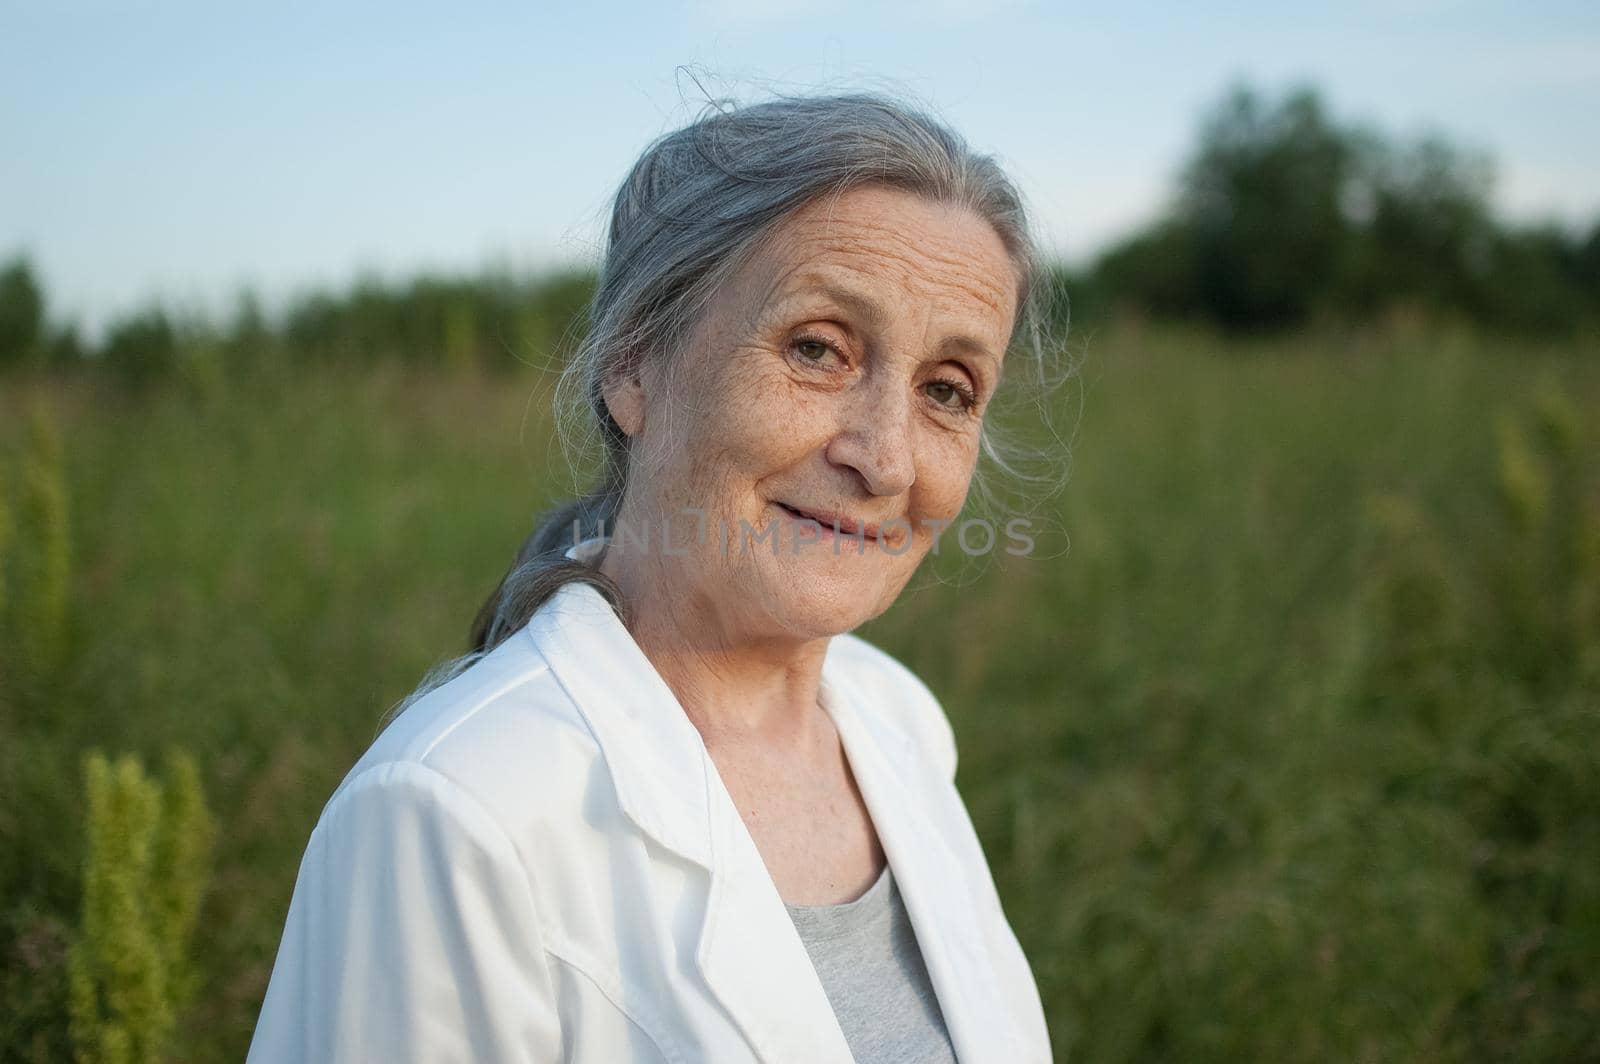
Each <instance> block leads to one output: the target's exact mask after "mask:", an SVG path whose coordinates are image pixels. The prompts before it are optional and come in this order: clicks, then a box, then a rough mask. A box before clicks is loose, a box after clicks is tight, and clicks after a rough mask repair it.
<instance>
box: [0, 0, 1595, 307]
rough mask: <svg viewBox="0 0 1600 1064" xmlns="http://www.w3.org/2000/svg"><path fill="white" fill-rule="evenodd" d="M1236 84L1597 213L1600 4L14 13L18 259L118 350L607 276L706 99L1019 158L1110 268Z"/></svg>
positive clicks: (1130, 3)
mask: <svg viewBox="0 0 1600 1064" xmlns="http://www.w3.org/2000/svg"><path fill="white" fill-rule="evenodd" d="M1319 8H1320V9H1321V10H1318V9H1319ZM1239 82H1245V83H1248V84H1250V85H1253V86H1255V87H1256V88H1258V89H1259V90H1261V91H1263V92H1265V93H1268V94H1274V95H1275V94H1277V93H1280V92H1282V91H1284V90H1286V89H1288V88H1290V87H1292V86H1296V85H1300V84H1310V85H1313V86H1315V87H1317V88H1318V89H1319V90H1320V92H1321V93H1322V95H1323V99H1324V101H1325V103H1326V104H1327V106H1328V108H1329V110H1330V112H1331V113H1332V115H1333V116H1334V117H1335V118H1336V119H1339V120H1345V121H1356V122H1363V123H1367V124H1369V125H1372V126H1374V127H1376V128H1379V129H1381V130H1383V131H1385V132H1387V133H1388V134H1389V135H1391V136H1394V137H1397V138H1402V139H1405V138H1412V137H1415V136H1419V135H1422V134H1424V133H1428V132H1438V133H1443V134H1445V135H1447V136H1449V137H1450V138H1451V139H1452V140H1454V141H1455V142H1457V143H1459V144H1462V145H1464V146H1467V147H1470V148H1475V149H1480V150H1483V151H1487V152H1489V153H1490V154H1491V155H1492V156H1493V157H1494V159H1495V160H1496V163H1497V175H1498V180H1497V184H1496V191H1495V203H1496V207H1497V208H1498V209H1499V210H1500V211H1501V212H1502V214H1503V215H1504V216H1505V217H1507V218H1510V219H1515V220H1518V221H1535V220H1543V219H1555V220H1560V221H1564V222H1566V223H1568V224H1572V225H1578V224H1586V223H1590V222H1592V221H1593V220H1595V219H1597V218H1600V3H1596V2H1595V0H1581V2H1565V0H1555V2H1549V3H1536V2H1529V0H1522V2H1521V3H1516V4H1512V3H1492V4H1491V3H1472V2H1465V0H1462V2H1457V0H1390V2H1387V3H1377V2H1368V0H1346V2H1344V3H1340V4H1325V5H1310V4H1285V3H1281V2H1276V0H1261V2H1247V3H1211V4H1195V3H1192V2H1191V3H1141V2H1138V0H1124V2H1121V3H1097V4H1079V3H1069V2H1043V0H1034V2H1029V0H918V2H915V3H910V2H883V3H843V2H835V0H694V2H683V3H680V2H673V0H656V2H654V3H634V2H631V0H630V2H620V0H617V2H609V3H608V2H604V0H600V2H596V3H592V4H581V3H563V4H544V3H526V2H525V3H521V4H482V3H473V2H471V0H458V2H454V3H450V4H436V5H426V4H414V3H409V2H406V0H387V2H385V3H383V4H377V3H370V4H368V3H361V4H356V3H339V2H336V0H319V2H315V3H305V2H301V0H275V2H272V3H253V2H251V3H244V2H235V3H230V2H227V0H220V2H219V0H209V2H204V3H201V2H192V0H165V2H154V0H125V2H121V3H108V2H104V0H35V2H32V3H15V2H13V0H0V258H6V257H9V256H11V255H14V254H19V253H20V254H26V255H27V256H28V257H29V259H30V261H31V262H32V263H33V265H34V269H35V271H36V273H37V274H38V275H39V277H40V279H41V281H42V282H43V284H44V287H45V290H46V292H47V295H48V298H49V302H50V312H51V314H52V316H53V317H55V318H57V319H58V320H62V319H69V318H70V319H73V320H76V321H78V322H80V323H81V324H82V325H83V326H84V327H85V328H86V330H87V332H88V333H89V334H90V335H91V336H93V335H95V334H96V333H97V332H98V331H99V330H100V329H102V328H103V327H104V325H105V323H106V322H108V321H110V320H113V319H114V318H115V317H116V316H117V315H120V314H125V313H128V312H131V311H134V310H136V309H138V308H140V307H142V306H145V305H147V304H149V303H150V302H152V301H157V300H159V301H161V302H163V303H164V304H165V305H167V306H169V307H171V308H174V309H179V310H189V311H198V312H208V313H226V312H227V310H228V308H230V307H231V306H232V305H233V302H234V301H235V300H236V299H237V297H238V295H239V293H240V292H242V291H244V290H246V289H249V290H252V291H254V292H256V293H258V294H259V295H261V296H262V297H263V298H264V299H265V301H266V303H267V306H268V307H269V309H270V308H272V307H274V306H278V305H281V303H282V301H283V300H285V299H287V298H290V297H291V296H293V295H294V294H295V293H299V292H303V291H307V290H310V289H313V288H316V287H335V288H342V287H344V286H346V285H348V284H349V283H351V282H352V281H353V280H354V279H355V278H356V277H358V276H360V275H363V274H376V275H378V276H382V277H386V278H395V279H399V278H404V277H409V276H412V275H414V274H416V273H419V272H423V271H433V272H451V273H454V272H472V271H477V270H479V269H483V268H485V267H502V268H504V267H509V268H512V269H516V270H539V269H544V268H547V267H550V266H553V265H557V264H561V263H571V262H577V263H584V264H589V265H593V264H594V263H595V261H596V260H597V256H598V252H599V241H600V234H601V232H602V227H603V221H604V218H605V213H606V209H607V205H608V200H609V198H610V196H611V195H612V194H613V193H614V191H615V187H616V184H617V182H618V181H619V180H620V179H621V178H622V176H623V174H624V173H625V172H626V170H627V168H628V167H629V165H631V163H632V162H633V160H634V159H635V158H636V157H637V156H638V154H639V152H640V151H641V150H642V149H643V148H644V147H645V145H646V144H648V143H649V141H650V140H651V139H652V138H654V137H656V136H658V135H660V134H661V133H664V132H666V131H667V130H669V129H672V128H674V127H676V126H679V125H682V124H684V123H685V122H687V121H689V120H692V119H693V118H694V117H695V116H696V115H697V114H698V113H699V111H700V110H701V108H702V107H703V106H704V104H705V101H706V99H707V97H708V96H710V97H713V98H716V99H731V100H734V101H754V100H758V99H761V98H764V97H765V96H766V95H768V94H770V93H772V92H788V93H793V92H806V91H840V90H846V89H862V88H866V89H881V90H886V91H889V92H894V93H898V94H901V95H903V96H907V97H909V98H911V99H912V100H914V101H915V102H918V103H920V104H922V105H924V106H927V107H929V108H931V109H932V110H933V111H934V112H935V113H936V114H938V115H940V116H941V117H943V118H944V119H945V120H946V121H948V122H949V123H950V124H951V125H952V126H954V127H955V128H956V129H957V130H958V131H960V132H961V133H962V134H963V135H964V136H965V137H966V138H967V139H968V140H969V141H970V142H971V143H972V144H973V145H974V146H975V147H977V148H979V149H980V150H982V151H985V152H990V153H993V154H995V155H996V156H998V157H999V159H1000V160H1001V161H1002V163H1003V164H1004V165H1005V166H1006V168H1007V170H1008V171H1009V172H1010V173H1011V174H1012V175H1013V177H1014V178H1015V179H1016V180H1017V182H1018V184H1019V185H1020V186H1021V188H1022V189H1023V192H1024V194H1025V196H1026V197H1027V199H1028V202H1029V204H1030V206H1031V208H1032V210H1033V215H1034V219H1035V222H1036V225H1037V227H1038V229H1039V232H1040V235H1041V237H1042V239H1043V241H1044V243H1045V245H1046V247H1047V248H1049V249H1050V250H1051V251H1052V252H1053V253H1054V254H1055V255H1057V256H1059V257H1061V258H1064V259H1066V260H1068V261H1083V260H1085V259H1086V258H1087V257H1089V256H1091V255H1092V254H1093V253H1094V252H1095V251H1096V250H1098V249H1100V248H1103V247H1105V246H1106V245H1107V244H1108V243H1109V242H1111V241H1114V240H1115V239H1117V238H1118V237H1120V236H1122V235H1124V234H1126V233H1128V232H1130V231H1132V230H1133V229H1135V228H1137V227H1138V226H1139V225H1141V224H1143V223H1145V222H1147V221H1148V220H1150V219H1151V218H1153V217H1154V216H1156V215H1157V214H1158V212H1159V211H1160V210H1161V208H1162V206H1163V203H1164V201H1165V197H1166V196H1167V195H1168V193H1169V191H1170V190H1171V188H1172V185H1173V180H1174V177H1175V175H1176V173H1177V171H1178V169H1179V167H1180V166H1181V164H1182V162H1183V159H1184V157H1185V156H1186V154H1187V153H1188V151H1189V150H1190V147H1191V145H1192V143H1193V138H1194V135H1195V130H1196V127H1197V123H1198V121H1199V119H1200V117H1201V116H1202V115H1203V114H1205V113H1206V111H1207V110H1208V109H1209V108H1211V107H1212V106H1214V105H1215V103H1216V102H1217V101H1218V100H1219V99H1220V98H1221V96H1222V95H1223V93H1224V92H1225V91H1226V90H1227V88H1228V87H1229V86H1230V85H1233V84H1235V83H1239Z"/></svg>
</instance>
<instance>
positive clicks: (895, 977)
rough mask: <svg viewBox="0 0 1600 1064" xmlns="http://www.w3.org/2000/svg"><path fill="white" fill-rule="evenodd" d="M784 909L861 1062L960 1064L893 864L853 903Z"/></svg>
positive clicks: (859, 1063)
mask: <svg viewBox="0 0 1600 1064" xmlns="http://www.w3.org/2000/svg"><path fill="white" fill-rule="evenodd" d="M786 907H787V908H788V910H789V917H790V918H791V919H792V920H793V921H794V926H795V930H797V931H799V932H800V941H802V942H804V943H805V946H806V952H807V953H809V954H811V963H812V964H813V965H814V966H815V967H816V969H817V975H818V977H819V978H820V979H821V980H822V987H823V989H824V990H826V991H827V993H828V1001H829V1002H830V1003H831V1004H832V1005H833V1011H834V1015H836V1016H837V1017H838V1018H839V1026H840V1027H841V1028H843V1030H844V1037H845V1041H846V1042H847V1043H848V1044H849V1046H850V1053H851V1055H852V1056H854V1057H855V1059H856V1061H857V1064H890V1062H894V1064H925V1062H926V1064H955V1059H956V1055H955V1050H954V1049H953V1048H952V1047H951V1045H950V1036H949V1034H948V1032H947V1031H946V1030H945V1026H944V1014H943V1013H942V1012H940V1010H939V999H938V998H937V997H935V996H934V993H933V984H932V983H931V982H930V981H929V979H928V969H927V968H926V967H925V966H924V964H923V962H922V950H921V949H920V948H919V947H918V946H917V936H916V932H915V931H914V930H913V928H912V926H911V917H910V915H909V914H907V912H906V907H905V903H904V902H903V901H902V900H901V898H900V888H899V887H898V886H897V885H896V884H895V881H894V876H893V875H892V874H891V872H890V870H889V867H888V865H885V866H884V869H883V873H882V874H881V875H880V876H878V880H877V882H876V883H874V884H873V885H872V886H871V887H869V888H867V892H866V893H865V894H863V895H861V897H859V898H857V899H856V900H855V901H848V902H845V903H843V904H842V905H786Z"/></svg>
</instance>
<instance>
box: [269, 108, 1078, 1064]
mask: <svg viewBox="0 0 1600 1064" xmlns="http://www.w3.org/2000/svg"><path fill="white" fill-rule="evenodd" d="M1036 271H1037V266H1036V259H1035V250H1034V245H1033V243H1032V239H1031V237H1030V235H1029V232H1028V227H1027V222H1026V218H1025V215H1024V212H1023V209H1022V206H1021V203H1020V200H1019V197H1018V194H1017V192H1016V190H1015V189H1014V187H1013V186H1012V184H1011V183H1010V182H1009V181H1008V180H1007V178H1006V177H1005V176H1004V175H1003V174H1002V172H1001V171H1000V170H999V169H998V168H997V167H996V165H995V163H994V162H993V161H992V160H991V159H990V158H988V157H986V156H981V155H976V154H973V153H972V152H971V151H970V150H969V149H968V148H967V147H966V146H965V144H964V143H963V142H962V140H961V139H960V138H958V137H957V136H956V135H954V134H953V133H951V132H950V131H949V130H948V129H946V128H944V127H943V126H942V125H940V124H939V123H937V122H935V121H933V120H932V119H930V118H929V117H927V116H926V115H924V114H922V113H920V112H918V111H916V110H914V109H912V108H909V107H906V106H903V105H901V104H900V103H898V102H896V101H893V100H890V99H886V98H883V97H880V96H876V95H845V96H830V97H821V98H815V97H814V98H800V99H783V100H778V101H774V102H769V103H764V104H760V105H756V106H750V107H746V108H742V109H738V110H733V111H718V112H715V113H711V114H709V115H708V116H707V117H705V118H703V119H702V120H700V121H698V122H696V123H694V124H692V125H690V126H689V127H687V128H685V129H682V130H678V131H676V132H673V133H671V134H668V135H666V136H665V137H663V138H661V139H660V140H658V141H657V142H656V143H654V144H653V145H651V147H650V148H649V149H648V150H647V151H646V152H645V153H644V155H643V157H642V158H641V159H639V161H638V162H637V163H636V164H635V165H634V167H633V169H632V172H631V173H629V175H628V177H627V179H626V181H625V182H624V183H623V185H622V187H621V189H620V191H619V192H618V193H617V196H616V200H615V206H614V210H613V212H612V216H611V225H610V233H609V239H608V242H607V247H606V252H605V258H604V263H603V269H602V274H601V280H600V285H599V288H598V290H597V292H596V294H595V297H594V302H593V305H592V307H591V325H592V327H591V330H590V333H589V335H588V337H587V339H586V341H585V343H584V345H583V347H582V349H581V351H580V352H579V355H578V357H577V358H576V359H575V361H574V363H573V365H572V367H570V368H569V373H568V376H567V377H566V378H565V379H564V381H565V382H568V383H570V382H573V381H576V382H578V383H579V384H581V386H582V387H583V390H584V396H585V399H586V404H585V405H586V407H587V409H588V410H589V411H590V412H591V413H592V415H593V417H594V418H595V419H596V420H597V422H598V428H599V429H600V431H601V435H602V438H603V441H604V456H605V468H604V472H603V477H602V480H601V483H600V485H599V487H598V489H597V490H595V491H594V492H592V493H591V494H589V495H587V496H585V497H583V498H582V499H580V500H578V501H577V502H575V503H573V504H571V505H570V506H568V507H566V508H564V509H562V510H559V511H557V512H556V513H553V514H551V515H549V516H548V517H547V518H546V519H545V520H544V521H543V522H542V523H541V525H540V527H539V528H537V529H536V531H535V532H534V534H533V536H532V537H531V538H530V539H529V541H528V543H527V545H526V546H525V547H524V548H523V551H522V553H521V555H520V556H519V557H518V559H517V560H516V562H515V564H514V565H513V566H512V568H511V571H510V572H509V573H508V575H507V576H506V577H505V579H504V581H503V582H502V584H501V586H500V587H499V589H498V590H497V591H496V593H495V594H494V595H493V596H491V598H490V599H489V601H488V603H487V604H486V605H485V607H484V610H483V611H482V612H481V613H480V615H479V618H478V621H477V624H476V625H475V631H474V642H475V649H474V651H473V653H471V654H469V655H467V656H466V657H465V658H461V659H458V660H457V661H455V662H452V663H449V664H448V666H446V667H441V669H439V670H436V671H435V673H434V674H433V676H432V677H431V678H430V679H429V680H427V681H425V682H424V684H423V686H422V688H420V689H419V691H418V692H416V693H415V694H414V695H413V696H412V697H411V698H410V699H408V700H407V701H406V702H405V703H404V704H403V705H402V707H401V709H402V711H401V712H400V713H399V714H398V716H397V717H396V718H395V719H394V721H393V723H391V724H390V725H389V726H388V727H387V728H386V729H385V730H384V731H383V732H382V734H381V735H380V736H379V737H378V739H377V740H376V741H375V742H374V744H373V745H372V747H371V748H370V749H369V750H368V751H367V753H366V754H365V755H364V756H363V757H362V758H361V760H360V761H359V763H358V764H356V766H355V767H354V768H353V769H352V770H351V772H350V773H349V775H348V776H347V777H346V778H345V779H344V781H343V782H342V783H341V784H340V786H339V787H338V789H337V790H336V791H335V792H334V794H333V796H332V798H331V799H330V801H329V802H328V804H327V806H326V808H325V809H324V810H323V813H322V816H321V819H320V821H319V822H318V824H317V826H316V829H315V830H314V831H313V833H312V835H311V839H310V842H309V844H308V846H307V849H306V853H305V857H304V860H303V862H302V863H301V865H300V871H299V878H298V881H297V883H296V885H295V891H294V896H293V900H292V902H291V904H290V908H289V914H288V921H287V926H286V927H285V929H284V934H283V940H282V944H281V947H280V949H279V952H278V956H277V962H276V965H275V967H274V968H273V972H272V979H271V984H270V986H269V987H268V990H267V995H266V1000H265V1003H264V1004H263V1006H262V1011H261V1017H260V1021H259V1024H258V1026H257V1028H256V1032H255V1039H254V1042H253V1044H252V1046H251V1051H250V1060H251V1061H253V1062H257V1064H262V1062H267V1061H285V1062H296V1064H304V1062H317V1061H374V1062H383V1064H393V1062H398V1061H419V1062H420V1061H428V1062H435V1064H438V1062H445V1061H469V1060H471V1061H504V1062H538V1061H583V1062H594V1064H600V1062H604V1064H615V1062H620V1061H651V1062H656V1061H661V1062H667V1061H715V1062H722V1061H727V1062H738V1061H768V1062H774V1064H776V1062H792V1064H817V1062H829V1061H850V1060H855V1061H861V1062H887V1061H950V1060H959V1061H961V1062H963V1064H973V1062H978V1061H993V1062H996V1064H1002V1062H1003V1064H1016V1062H1019V1061H1039V1060H1046V1059H1048V1058H1049V1053H1050V1050H1049V1042H1048V1036H1047V1034H1046V1030H1045V1022H1044V1015H1043V1010H1042V1008H1041V1006H1040V1000H1039V994H1038V991H1037V989H1036V987H1035V984H1034V980H1033V977H1032V975H1031V973H1030V971H1029V967H1028V963H1027V960H1026V958H1025V957H1024V955H1023V951H1022V949H1021V948H1020V946H1019V945H1018V942H1017V939H1016V936H1015V935H1014V934H1013V932H1012V930H1011V928H1010V926H1009V924H1008V922H1007V920H1006V917H1005V915H1004V913H1003V912H1002V911H1001V907H1000V901H999V899H998V897H997V895H996V892H995V887H994V882H993V879H992V877H991V875H990V873H989V870H988V867H987V864H986V862H985V859H984V855H983V852H982V850H981V848H980V846H979V842H978V839H977V836H976V835H975V834H974V832H973V828H972V824H971V821H970V820H969V819H968V816H967V813H966V810H965V807H964V805H963V803H962V799H961V797H960V795H959V794H958V793H957V790H956V787H955V783H954V776H955V765H956V751H955V745H954V742H953V739H952V732H951V728H950V725H949V723H948V722H947V720H946V718H945V715H944V713H943V711H942V709H941V708H940V705H939V703H938V702H937V701H936V700H935V698H934V697H933V695H932V694H931V693H930V692H929V690H928V688H927V687H926V686H925V685H924V684H923V683H922V682H921V681H920V680H919V679H917V677H915V676H914V675H913V674H912V673H911V672H909V671H908V670H907V669H906V668H905V667H904V666H903V665H901V664H900V663H898V662H897V661H896V660H894V659H893V658H891V657H890V656H888V655H887V654H885V653H884V652H882V651H880V650H878V649H876V648H874V647H873V646H871V645H869V644H868V643H866V642H864V641H863V640H862V639H860V638H858V637H856V636H854V635H851V634H849V633H850V632H851V630H852V629H854V628H856V627H857V626H859V625H860V624H862V623H863V622H865V621H867V620H869V619H871V618H873V617H876V616H878V615H879V614H881V613H882V612H883V611H884V610H886V609H888V607H889V606H890V604H891V603H893V602H894V600H895V598H896V597H897V596H898V595H899V594H900V591H901V589H902V588H904V587H905V586H906V583H907V581H908V580H909V578H910V577H911V575H912V573H913V571H915V569H916V568H917V566H918V564H919V563H920V562H921V561H922V559H923V558H924V556H925V555H926V554H927V553H928V552H929V550H930V548H931V547H932V546H933V544H934V541H935V538H936V537H937V536H938V535H939V533H940V531H941V530H942V529H944V528H945V527H946V526H948V525H949V524H950V523H951V522H952V521H953V520H954V519H955V518H956V517H957V516H958V514H959V513H960V511H961V510H962V507H963V504H964V502H965V500H966V497H967V493H968V488H969V485H970V483H971V480H972V477H973V473H974V469H975V466H976V463H977V461H978V458H979V455H980V452H981V451H982V450H983V449H984V448H985V446H986V444H987V442H988V441H987V440H986V436H985V429H984V414H985V411H986V409H987V407H988V405H989V402H990V399H991V397H992V396H993V395H994V393H995V390H996V388H997V387H998V386H999V384H1000V379H1001V373H1002V369H1003V366H1004V363H1005V359H1006V356H1007V351H1008V349H1009V348H1011V347H1012V346H1013V341H1014V340H1018V339H1026V340H1028V341H1030V343H1031V346H1032V348H1033V350H1032V351H1030V352H1029V353H1027V354H1021V355H1014V356H1013V357H1014V358H1028V357H1035V356H1037V355H1038V354H1039V347H1040V333H1039V320H1040V319H1039V316H1038V313H1037V312H1038V303H1039V291H1040V286H1039V284H1038V283H1037V274H1036Z"/></svg>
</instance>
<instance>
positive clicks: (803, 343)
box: [794, 340, 837, 362]
mask: <svg viewBox="0 0 1600 1064" xmlns="http://www.w3.org/2000/svg"><path fill="white" fill-rule="evenodd" d="M794 348H795V350H796V351H797V352H799V354H800V357H801V358H803V359H805V360H806V361H807V362H821V361H823V360H824V359H826V358H827V357H828V356H829V355H834V354H837V352H835V351H834V349H833V345H831V344H826V343H823V342H822V341H821V340H796V341H795V345H794Z"/></svg>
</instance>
